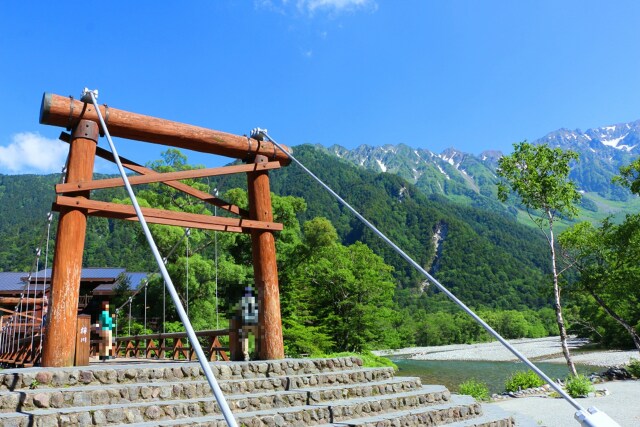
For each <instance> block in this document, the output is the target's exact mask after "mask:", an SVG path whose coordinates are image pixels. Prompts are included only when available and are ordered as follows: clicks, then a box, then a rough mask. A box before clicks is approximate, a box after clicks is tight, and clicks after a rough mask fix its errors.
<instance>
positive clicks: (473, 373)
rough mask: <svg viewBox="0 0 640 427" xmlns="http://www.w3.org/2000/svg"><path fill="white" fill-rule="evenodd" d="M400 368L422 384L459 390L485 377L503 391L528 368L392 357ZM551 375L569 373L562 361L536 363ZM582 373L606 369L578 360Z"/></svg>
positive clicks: (514, 364)
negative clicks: (515, 375) (519, 372)
mask: <svg viewBox="0 0 640 427" xmlns="http://www.w3.org/2000/svg"><path fill="white" fill-rule="evenodd" d="M391 360H393V361H394V363H395V364H396V365H398V368H400V372H398V375H403V376H413V377H420V378H421V379H422V384H440V385H444V386H446V387H447V388H448V389H449V390H451V391H452V392H457V390H458V385H459V384H460V383H462V382H464V381H466V380H468V379H470V378H475V379H476V380H479V381H482V382H484V383H486V384H487V385H488V386H489V391H490V392H491V393H502V392H503V391H504V382H505V380H506V379H507V378H508V377H509V375H511V374H512V373H513V372H516V371H524V370H527V369H528V368H527V366H526V365H525V364H524V363H522V362H480V361H460V360H410V359H406V358H400V357H392V358H391ZM535 365H536V366H538V367H539V368H540V369H542V371H543V372H544V373H545V374H547V375H548V376H549V377H551V378H552V379H554V380H555V379H557V378H561V379H564V378H565V377H566V376H567V374H568V373H569V369H568V368H567V366H566V365H564V364H560V363H548V362H540V363H535ZM576 369H577V370H578V373H580V374H590V373H592V372H600V371H602V370H603V368H601V367H597V366H587V365H578V364H576Z"/></svg>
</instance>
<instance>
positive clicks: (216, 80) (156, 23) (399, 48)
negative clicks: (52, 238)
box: [0, 0, 640, 173]
mask: <svg viewBox="0 0 640 427" xmlns="http://www.w3.org/2000/svg"><path fill="white" fill-rule="evenodd" d="M638 16H640V2H637V1H631V0H629V1H611V2H604V1H590V0H576V1H557V0H554V1H550V0H535V1H533V0H532V1H526V0H522V1H513V0H504V1H492V0H484V1H474V0H467V1H456V0H451V1H428V0H415V1H414V0H396V1H390V0H288V1H283V0H271V1H268V0H256V1H251V0H247V1H240V0H236V1H232V0H215V1H214V0H210V1H187V2H163V1H155V2H151V1H133V2H132V1H127V2H124V1H110V2H87V1H84V2H75V1H65V2H15V1H14V2H9V1H6V2H0V36H1V37H0V63H1V64H2V68H1V70H2V71H1V73H2V74H1V76H2V84H1V85H0V100H1V102H0V173H33V172H35V173H47V172H53V171H56V172H57V171H59V170H60V167H61V166H62V163H63V162H64V157H65V156H66V149H67V146H66V144H64V143H62V142H57V141H56V138H57V135H58V134H59V132H60V130H61V129H59V128H54V127H50V126H43V125H40V124H39V123H38V113H39V108H40V101H41V97H42V94H43V92H52V93H56V94H60V95H70V94H71V95H74V96H78V95H79V94H80V92H81V91H82V88H83V87H85V86H88V87H89V88H92V89H93V88H97V89H99V90H100V98H99V101H100V102H101V103H107V104H109V105H110V106H112V107H115V108H120V109H124V110H129V111H134V112H138V113H142V114H148V115H153V116H157V117H163V118H167V119H172V120H177V121H183V122H186V123H192V124H196V125H200V126H205V127H209V128H212V129H217V130H222V131H226V132H230V133H236V134H244V133H247V132H249V131H250V129H251V128H253V127H256V126H260V127H264V128H268V129H269V131H270V134H271V135H272V136H273V137H274V138H276V139H277V140H278V141H279V142H281V143H284V144H287V145H290V146H295V145H298V144H302V143H320V144H323V145H327V146H328V145H332V144H339V145H342V146H345V147H348V148H353V147H356V146H358V145H360V144H369V145H382V144H387V143H391V144H397V143H405V144H408V145H410V146H413V147H423V148H427V149H430V150H432V151H435V152H439V151H441V150H443V149H445V148H447V147H450V146H453V147H456V148H458V149H461V150H463V151H466V152H471V153H476V154H477V153H480V152H481V151H483V150H485V149H499V150H502V151H506V152H508V151H509V150H510V148H511V144H512V143H514V142H517V141H521V140H524V139H529V140H533V139H536V138H539V137H541V136H543V135H544V134H546V133H547V132H550V131H553V130H555V129H558V128H560V127H566V128H571V129H575V128H581V129H583V130H585V129H587V128H590V127H599V126H603V125H609V124H615V123H620V122H627V121H632V120H637V119H640V96H638V94H639V93H640V77H639V76H640V55H639V54H638V48H639V46H640V25H638V21H637V19H638ZM116 142H117V147H118V149H119V151H120V152H121V154H122V155H125V156H127V157H130V158H132V159H133V160H136V161H138V162H140V163H146V162H148V161H152V160H155V159H157V158H158V157H159V154H160V152H161V151H162V150H163V148H162V147H160V146H155V145H152V144H145V143H139V142H133V141H124V140H117V141H116ZM100 144H101V145H102V146H106V145H105V142H104V141H103V142H101V143H100ZM188 154H189V160H190V161H191V162H193V163H199V164H203V165H206V166H215V165H220V164H222V163H224V162H225V159H220V158H217V157H215V156H210V155H202V154H196V153H188ZM98 170H102V171H108V169H106V168H105V165H104V164H98Z"/></svg>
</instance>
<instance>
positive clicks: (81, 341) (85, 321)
mask: <svg viewBox="0 0 640 427" xmlns="http://www.w3.org/2000/svg"><path fill="white" fill-rule="evenodd" d="M90 348H91V316H90V315H88V314H81V315H79V316H78V329H77V331H76V358H75V364H74V366H89V353H90Z"/></svg>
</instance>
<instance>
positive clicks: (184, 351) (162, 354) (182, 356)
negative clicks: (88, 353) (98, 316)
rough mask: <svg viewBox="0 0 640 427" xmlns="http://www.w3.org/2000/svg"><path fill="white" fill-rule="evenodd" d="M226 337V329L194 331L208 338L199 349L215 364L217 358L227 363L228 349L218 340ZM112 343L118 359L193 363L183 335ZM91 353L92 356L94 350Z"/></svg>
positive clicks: (130, 338)
mask: <svg viewBox="0 0 640 427" xmlns="http://www.w3.org/2000/svg"><path fill="white" fill-rule="evenodd" d="M228 335H229V330H228V329H220V330H206V331H197V332H196V336H197V337H199V338H208V342H207V343H206V345H203V350H204V352H205V354H206V355H207V357H208V359H209V361H215V360H218V358H220V359H222V360H224V361H229V354H228V351H229V348H228V347H223V346H222V344H221V343H220V340H219V339H218V338H219V337H221V336H228ZM115 341H116V345H115V353H116V355H117V356H118V357H124V358H127V357H135V358H144V359H150V358H153V359H174V360H193V359H194V358H195V357H196V355H195V352H194V350H193V347H192V346H191V345H189V338H188V337H187V333H186V332H171V333H168V334H167V333H164V334H163V333H158V334H149V335H132V336H124V337H118V338H116V339H115ZM168 341H170V343H169V342H168ZM97 343H98V341H96V343H94V342H93V341H92V345H94V344H95V345H96V346H97ZM92 353H95V350H93V351H92Z"/></svg>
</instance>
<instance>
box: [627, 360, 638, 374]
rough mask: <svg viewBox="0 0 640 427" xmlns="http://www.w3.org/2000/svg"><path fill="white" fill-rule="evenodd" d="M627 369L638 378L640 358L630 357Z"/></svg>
mask: <svg viewBox="0 0 640 427" xmlns="http://www.w3.org/2000/svg"><path fill="white" fill-rule="evenodd" d="M627 371H629V373H630V374H631V375H633V376H634V377H636V378H640V360H638V359H631V361H630V362H629V366H627Z"/></svg>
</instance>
